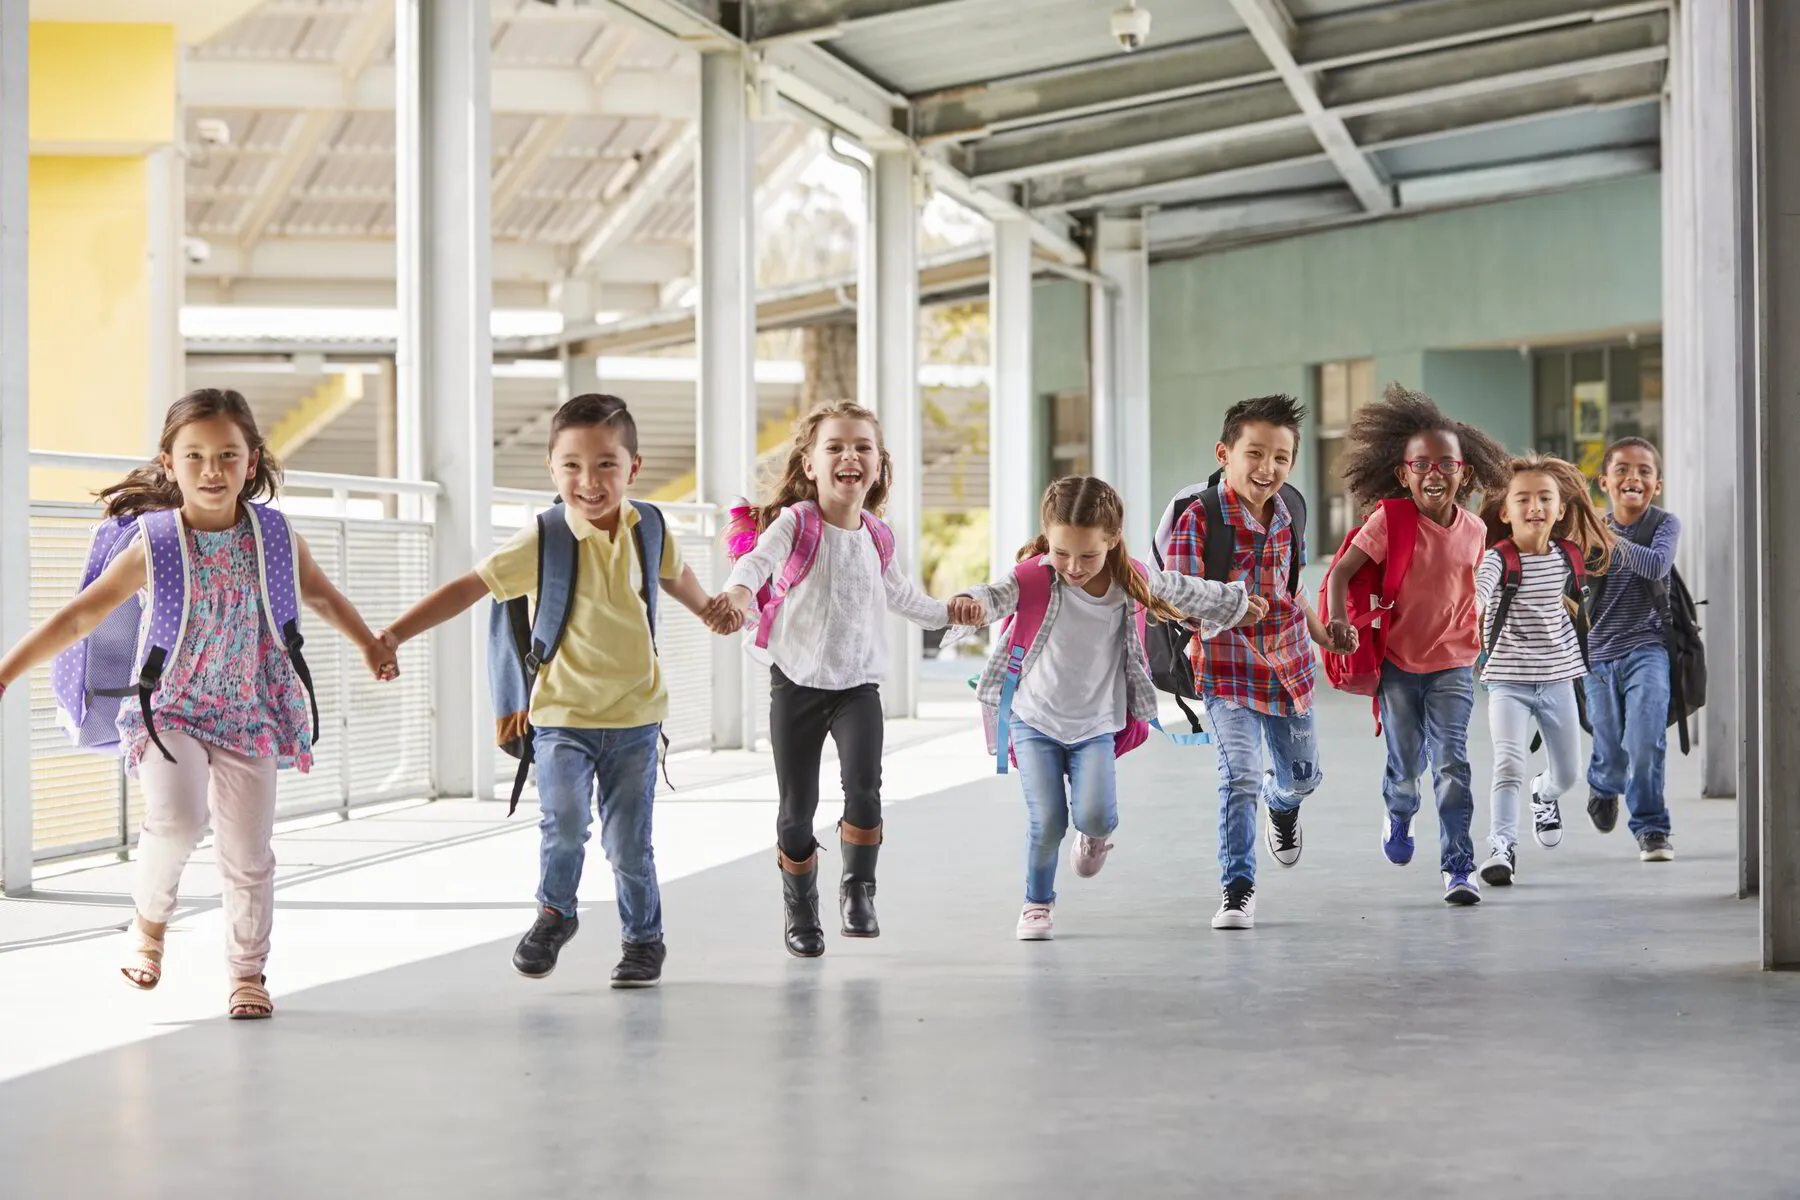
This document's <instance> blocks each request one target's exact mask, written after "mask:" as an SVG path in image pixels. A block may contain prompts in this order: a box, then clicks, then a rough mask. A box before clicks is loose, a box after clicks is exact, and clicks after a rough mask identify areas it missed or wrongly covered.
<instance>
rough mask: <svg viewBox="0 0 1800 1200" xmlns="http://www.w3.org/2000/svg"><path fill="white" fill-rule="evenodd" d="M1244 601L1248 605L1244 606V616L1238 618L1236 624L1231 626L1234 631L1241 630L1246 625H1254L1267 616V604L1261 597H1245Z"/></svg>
mask: <svg viewBox="0 0 1800 1200" xmlns="http://www.w3.org/2000/svg"><path fill="white" fill-rule="evenodd" d="M1244 599H1245V600H1247V601H1248V602H1249V603H1247V604H1246V605H1245V606H1244V615H1243V616H1242V617H1240V618H1238V623H1237V624H1236V625H1235V626H1233V628H1235V629H1242V628H1244V627H1245V626H1246V625H1254V624H1256V623H1257V622H1258V621H1260V620H1262V619H1263V618H1264V617H1266V616H1268V615H1269V602H1268V601H1267V600H1266V599H1264V598H1263V597H1261V596H1246V597H1244Z"/></svg>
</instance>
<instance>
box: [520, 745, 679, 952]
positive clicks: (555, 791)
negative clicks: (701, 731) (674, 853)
mask: <svg viewBox="0 0 1800 1200" xmlns="http://www.w3.org/2000/svg"><path fill="white" fill-rule="evenodd" d="M661 731H662V727H661V726H660V725H640V726H638V727H636V728H634V729H536V730H534V731H533V738H532V747H533V751H534V753H535V754H536V756H537V786H538V797H539V799H538V804H539V807H540V808H541V809H542V810H543V816H542V817H541V818H540V819H539V821H538V829H539V830H541V831H542V843H541V847H540V850H539V857H538V895H537V898H538V903H539V904H541V905H543V906H544V907H546V908H553V909H555V910H556V911H557V912H559V913H561V914H562V915H563V916H565V917H572V916H574V915H575V890H576V888H577V887H579V886H580V884H581V868H582V865H583V864H584V863H585V862H586V861H587V849H586V847H587V840H588V826H589V825H590V824H591V823H592V822H593V819H594V806H595V803H596V802H598V805H599V808H600V846H601V849H603V850H604V851H605V852H606V861H607V862H608V863H609V864H610V865H611V866H612V872H613V892H614V894H615V896H616V897H617V898H618V902H619V926H620V928H621V929H622V930H623V931H624V936H625V940H626V941H628V942H637V943H644V942H655V941H659V940H661V938H662V896H661V894H660V893H659V892H658V890H657V887H656V853H655V851H654V850H652V849H651V847H650V812H651V808H652V801H653V800H654V798H655V796H656V751H657V746H658V735H659V734H660V733H661ZM596 785H598V795H596Z"/></svg>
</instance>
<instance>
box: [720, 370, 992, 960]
mask: <svg viewBox="0 0 1800 1200" xmlns="http://www.w3.org/2000/svg"><path fill="white" fill-rule="evenodd" d="M891 472H892V467H891V464H890V463H889V460H888V454H887V450H886V449H884V448H883V446H882V444H881V424H880V422H878V421H877V420H876V419H875V414H874V413H872V412H870V411H869V410H868V409H866V408H862V407H860V406H858V405H855V404H836V405H831V406H827V407H823V408H819V409H816V410H815V411H813V412H812V413H810V414H809V415H807V416H806V417H804V418H803V419H802V420H801V421H800V423H799V425H798V426H797V427H796V428H795V431H794V443H793V447H792V449H791V450H790V451H789V453H788V458H787V464H786V468H785V469H784V470H783V472H782V475H781V480H780V483H779V484H778V485H777V486H776V489H775V494H774V497H773V498H772V499H771V500H769V502H768V503H766V504H763V505H761V506H760V507H754V508H751V507H746V508H744V509H740V510H739V513H738V519H737V520H736V521H735V522H734V523H733V527H732V529H730V530H728V531H727V532H728V535H730V536H731V539H732V549H733V553H734V554H738V555H740V557H738V559H737V564H736V566H735V567H734V568H733V569H732V572H731V578H730V579H728V580H727V581H726V588H725V594H724V596H723V597H722V598H721V599H722V602H723V603H725V604H728V605H730V606H731V607H732V609H733V610H735V611H733V612H730V613H727V614H721V617H720V619H719V620H718V621H715V622H714V623H713V624H714V628H715V630H717V631H721V632H723V631H728V630H729V629H731V628H733V627H734V625H735V622H736V620H737V619H738V614H739V613H743V614H751V615H755V614H754V613H753V610H759V611H760V616H761V620H760V622H759V623H758V624H759V628H758V629H757V631H756V634H755V636H754V638H753V639H752V641H751V645H750V651H751V654H752V656H753V657H756V658H758V659H759V661H763V662H767V663H768V664H769V668H770V670H769V676H770V697H769V742H770V746H771V748H772V749H773V750H774V754H775V775H776V779H777V781H778V784H779V787H780V791H781V808H780V813H779V816H778V817H777V818H776V833H777V851H776V858H777V861H778V862H779V863H780V866H781V872H782V886H783V891H784V896H785V902H786V910H787V919H786V932H785V939H786V942H787V948H788V952H789V953H790V954H793V955H795V956H797V957H800V958H815V957H817V956H819V955H821V954H823V953H824V952H825V935H824V932H823V930H822V929H821V928H820V926H819V890H818V841H817V840H816V839H815V838H814V837H813V821H814V817H815V814H816V813H817V811H818V807H819V759H820V756H821V754H822V753H823V751H824V748H825V737H826V735H827V734H829V735H830V736H831V738H832V740H833V741H834V742H836V743H837V750H838V759H839V762H840V764H841V768H842V772H843V784H844V819H843V820H842V821H840V822H839V823H838V834H839V840H840V842H841V848H842V850H843V855H844V873H843V879H842V881H841V883H840V885H839V889H838V890H839V904H840V907H841V908H842V916H843V932H844V935H845V936H846V937H876V936H878V935H879V934H880V926H879V925H878V924H877V922H876V919H875V861H876V856H877V854H878V852H879V851H880V848H881V836H882V831H881V749H882V732H883V729H882V711H881V694H880V683H881V680H882V679H883V678H884V677H885V676H886V675H887V669H888V654H887V614H888V613H889V612H897V613H899V614H900V615H901V616H903V617H905V618H906V619H907V620H909V621H912V622H913V623H914V624H917V625H921V626H924V627H925V628H927V629H940V628H942V627H944V626H945V625H947V624H949V623H950V620H951V611H950V609H949V608H948V607H947V606H946V605H945V604H944V602H943V601H941V600H933V599H931V598H930V597H929V596H927V595H925V594H924V592H922V591H920V589H919V588H918V586H917V585H916V584H914V583H913V582H912V580H911V579H909V578H908V577H907V576H906V575H905V573H904V572H903V569H902V567H901V565H900V564H899V563H897V562H896V561H894V553H893V535H892V534H891V533H889V531H888V529H887V527H886V526H885V525H883V524H882V523H881V521H880V519H879V516H878V514H879V513H880V512H881V510H882V507H883V505H884V504H885V503H886V501H887V495H888V487H889V484H890V479H891ZM815 539H816V541H815ZM797 541H798V542H799V543H800V545H801V546H802V547H803V549H804V548H807V547H809V546H815V547H816V548H814V549H812V550H811V551H810V553H811V559H810V565H807V563H806V555H805V554H802V555H801V556H798V558H797V557H796V556H795V554H794V549H795V545H796V542H797ZM751 543H754V544H753V546H752V544H751ZM764 585H771V587H772V588H773V590H774V591H775V592H776V593H778V594H777V595H776V596H775V598H774V599H773V601H772V602H765V603H763V604H761V605H759V604H758V599H757V593H758V591H759V590H760V589H763V587H764ZM972 607H973V605H972V602H970V601H967V600H965V601H962V602H961V604H960V605H958V608H972Z"/></svg>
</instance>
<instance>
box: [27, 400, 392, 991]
mask: <svg viewBox="0 0 1800 1200" xmlns="http://www.w3.org/2000/svg"><path fill="white" fill-rule="evenodd" d="M280 483H281V468H280V466H279V465H278V464H277V463H276V461H275V458H274V456H273V455H271V454H270V453H269V452H268V450H267V449H266V448H265V446H264V444H263V439H262V435H261V434H260V433H258V432H257V428H256V419H255V417H254V416H253V415H252V414H251V411H250V406H249V404H248V403H246V402H245V400H244V398H243V396H241V395H239V394H238V393H237V392H234V391H221V390H218V389H214V388H203V389H201V390H199V391H195V392H190V393H188V394H187V395H186V396H183V397H182V398H181V399H180V400H178V401H176V402H175V404H173V405H172V406H171V407H170V408H169V412H168V416H167V417H166V418H165V419H164V422H163V432H162V439H161V452H160V453H159V455H158V456H157V461H156V462H154V463H151V464H148V465H146V466H143V467H139V468H138V469H137V470H135V471H133V472H131V474H129V475H127V476H126V477H125V478H124V479H123V480H121V481H120V482H118V483H116V484H114V485H112V486H111V487H109V488H106V489H105V490H104V491H102V492H101V493H100V498H101V500H102V501H103V502H104V504H105V511H106V517H107V521H106V523H104V524H102V525H101V527H100V530H99V531H98V532H97V534H96V546H95V551H96V554H95V556H93V557H98V556H99V555H101V554H102V553H110V554H111V559H110V562H109V563H107V564H106V565H105V566H104V569H103V570H100V571H99V572H98V574H97V575H96V576H95V577H94V578H93V580H92V582H90V583H89V584H88V585H87V586H86V587H85V588H83V589H82V591H81V592H80V594H79V595H77V596H76V597H75V599H74V600H72V601H70V602H69V603H68V604H67V605H65V606H64V607H63V609H62V611H60V612H58V613H57V614H56V615H55V616H53V617H51V618H50V619H49V620H48V621H46V622H44V624H42V625H40V626H39V627H38V628H37V629H35V630H33V631H32V632H31V633H30V634H28V635H26V636H25V637H24V638H23V639H21V640H20V642H19V644H18V645H16V646H14V647H13V648H12V649H11V650H10V651H8V652H7V654H6V656H5V657H4V658H0V693H4V692H5V690H6V688H7V687H8V686H10V685H11V684H12V683H13V682H14V681H16V680H18V679H19V678H21V677H22V676H24V675H25V674H26V673H27V672H28V671H30V670H31V668H33V667H35V666H37V665H39V664H40V663H44V662H47V661H49V660H50V659H51V658H53V657H58V656H59V655H62V656H63V657H58V662H57V668H56V676H57V678H56V684H57V689H56V690H57V693H58V703H59V707H61V708H62V710H63V714H64V716H65V718H67V719H68V721H69V723H70V724H71V725H74V726H78V727H79V730H78V733H79V736H78V738H77V740H78V741H80V742H82V743H83V744H86V745H89V746H98V747H104V746H106V745H108V744H109V743H108V742H107V741H106V740H102V737H96V736H94V735H93V733H92V731H91V730H90V729H89V728H88V726H90V725H92V724H94V723H95V722H94V721H92V720H90V719H89V718H92V717H93V716H95V715H96V714H101V715H104V714H105V713H106V712H107V711H109V710H106V709H103V708H102V707H101V702H102V701H103V700H106V699H110V700H112V701H113V702H115V703H118V701H119V700H121V699H124V698H123V697H120V696H117V695H112V696H108V695H106V693H104V692H94V691H91V690H90V691H88V692H87V693H86V694H85V695H82V692H83V690H84V689H86V688H91V687H92V686H93V685H94V683H95V682H96V681H98V680H99V679H101V678H102V674H103V673H102V672H101V671H100V669H99V667H98V666H97V663H98V662H99V660H101V659H105V658H107V657H108V656H109V655H112V656H115V657H116V651H117V647H115V646H113V645H111V644H110V643H111V641H112V640H113V635H112V630H111V626H110V625H109V627H108V630H107V635H108V636H107V637H106V638H105V639H98V638H97V639H96V640H95V641H93V642H89V641H88V639H89V635H90V634H94V633H95V631H96V630H97V629H100V628H101V627H102V625H103V623H108V622H109V618H111V617H113V615H114V614H115V613H116V612H119V611H120V610H122V609H124V610H126V615H127V616H130V615H131V614H132V613H135V612H136V607H137V604H138V601H137V600H136V593H138V592H139V591H144V592H145V593H146V594H147V596H148V600H147V602H146V603H144V605H143V615H142V617H141V620H140V622H133V624H134V625H136V624H140V623H141V626H142V628H141V631H139V630H138V629H135V628H134V629H131V630H129V631H128V632H127V633H126V634H125V638H124V640H125V642H126V643H127V644H128V646H130V645H132V644H133V639H135V644H134V647H135V648H132V649H129V651H128V655H127V657H128V658H129V659H130V662H131V666H130V668H129V678H131V679H133V680H136V679H138V678H139V677H140V675H141V676H142V677H143V679H144V681H145V682H144V683H143V684H142V686H141V687H133V688H125V689H119V688H113V689H108V690H109V691H114V692H117V691H128V692H130V699H129V700H127V702H125V703H118V716H117V725H116V732H117V745H118V747H119V750H120V753H122V754H123V755H124V756H125V761H126V765H127V767H128V769H130V770H134V771H135V772H136V773H137V775H138V779H139V780H140V781H141V782H142V784H143V787H144V796H145V806H144V826H143V832H142V835H141V836H140V838H139V841H138V873H137V880H136V885H135V886H134V888H133V889H132V899H133V902H134V904H135V906H136V914H135V916H134V919H133V921H132V924H131V933H132V935H133V939H134V947H133V950H132V953H131V955H130V958H129V960H128V962H127V963H126V964H125V965H124V966H123V967H121V971H122V973H123V974H124V976H125V979H126V982H128V983H130V984H131V985H132V986H133V987H137V988H141V989H143V990H146V991H148V990H149V989H151V988H153V987H155V986H156V985H157V983H158V982H160V981H161V979H162V961H163V935H164V932H165V931H166V929H167V928H168V921H169V918H170V917H172V916H173V915H174V913H175V908H176V904H177V893H178V891H179V888H180V885H181V872H182V869H183V868H184V867H186V866H187V861H188V858H189V857H190V856H191V855H192V854H193V851H194V847H195V846H196V845H197V844H198V843H199V841H200V837H201V835H202V834H203V833H204V832H205V829H206V825H207V816H208V810H209V808H210V811H211V817H212V825H213V832H214V842H215V850H216V852H217V855H218V860H219V874H220V875H221V876H222V878H223V881H224V889H223V900H224V908H225V918H226V947H227V959H228V965H229V968H230V971H231V996H230V1000H229V1002H228V1003H229V1013H230V1015H231V1017H232V1018H233V1019H237V1020H254V1019H259V1018H264V1017H268V1016H271V1015H273V1014H274V1011H275V1008H274V1004H273V1003H272V1002H271V1000H270V997H269V992H268V989H267V987H266V986H264V985H265V983H266V980H265V978H264V976H263V967H264V964H265V963H266V962H267V961H268V956H269V931H270V926H271V924H272V921H273V918H274V910H275V854H274V850H273V848H272V847H271V845H270V840H271V838H272V836H273V834H274V825H275V772H276V770H277V768H280V767H293V768H295V769H297V770H300V771H302V772H304V771H306V770H308V769H309V768H310V767H311V765H312V744H313V723H312V722H313V720H314V719H316V711H315V712H314V713H313V714H312V715H311V716H310V717H309V710H308V695H307V692H308V689H309V686H310V685H303V683H302V681H303V680H305V679H307V678H308V676H307V674H306V673H305V660H304V659H303V658H301V656H300V646H301V639H300V636H299V629H298V621H297V617H298V611H297V608H298V606H297V604H296V603H295V601H296V600H298V601H301V602H304V603H305V605H306V606H307V607H308V608H310V609H312V610H313V611H314V612H316V613H317V614H319V616H321V617H323V618H324V619H325V620H326V621H328V622H329V623H330V624H331V625H333V626H334V627H335V628H337V629H338V630H339V631H340V632H341V633H343V635H344V636H345V637H347V638H349V639H350V640H351V642H352V643H354V644H355V645H356V646H357V647H358V648H360V649H361V651H362V654H363V660H364V661H365V662H366V663H367V664H368V667H369V670H370V671H371V672H373V673H374V675H375V677H376V678H377V679H384V680H385V679H392V678H394V677H395V676H396V675H397V674H398V669H397V667H396V666H395V663H394V656H393V654H392V652H391V651H389V650H388V649H386V648H385V647H384V646H383V645H382V644H381V643H379V642H378V641H377V640H376V639H375V635H374V634H373V633H371V632H370V631H369V628H368V626H367V625H365V624H364V623H363V620H362V618H361V617H360V616H359V615H358V614H357V611H356V609H355V607H354V606H352V605H351V603H350V601H349V600H347V599H345V598H344V596H343V594H342V593H341V592H339V591H338V590H337V588H335V587H333V586H332V584H331V581H330V580H329V579H327V578H326V577H325V574H324V572H323V571H321V570H320V569H319V566H318V563H317V562H316V561H315V560H314V559H313V556H312V554H311V552H310V551H308V549H307V547H306V542H305V541H304V540H303V539H301V538H300V536H299V535H298V534H296V533H293V532H292V530H291V529H290V528H289V526H288V524H287V521H286V519H285V518H283V517H282V515H281V514H280V513H279V512H278V511H276V510H274V509H272V508H267V507H265V506H264V505H263V504H260V503H256V501H259V500H263V499H265V498H269V499H272V498H273V497H274V496H275V494H276V491H277V489H278V488H279V486H280ZM104 536H112V537H115V538H116V542H115V543H113V544H112V545H110V546H103V545H102V544H101V538H102V537H104ZM97 565H98V563H96V562H94V561H92V560H91V561H90V568H92V567H94V566H97ZM102 640H104V641H105V642H107V643H108V644H105V645H103V644H101V642H102ZM65 652H70V653H72V654H73V655H74V657H69V656H68V655H65ZM159 676H160V678H159ZM70 683H72V684H73V685H74V688H73V690H74V693H75V694H74V695H72V696H70V695H67V693H68V692H69V691H70V689H69V688H67V687H65V686H64V685H65V684H70ZM72 706H79V707H80V711H79V713H75V712H72V711H71V710H72Z"/></svg>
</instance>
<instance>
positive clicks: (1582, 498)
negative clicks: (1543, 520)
mask: <svg viewBox="0 0 1800 1200" xmlns="http://www.w3.org/2000/svg"><path fill="white" fill-rule="evenodd" d="M1506 466H1507V475H1506V486H1505V487H1503V488H1501V489H1499V490H1498V491H1497V492H1496V493H1495V494H1494V496H1493V498H1492V499H1491V500H1489V501H1488V502H1487V504H1486V505H1485V506H1484V508H1483V510H1482V516H1483V517H1484V518H1485V519H1486V520H1487V526H1488V535H1489V536H1488V541H1489V543H1490V544H1492V543H1493V542H1498V541H1500V540H1502V539H1504V538H1508V537H1511V536H1512V533H1511V531H1510V529H1509V528H1508V527H1507V526H1506V525H1505V524H1504V523H1502V522H1501V520H1500V514H1501V512H1502V511H1503V510H1504V509H1505V507H1506V496H1507V493H1508V492H1510V491H1512V481H1513V480H1514V479H1517V478H1518V477H1519V476H1521V475H1547V476H1549V477H1550V480H1551V481H1552V482H1553V483H1555V484H1556V491H1557V494H1558V495H1560V496H1561V497H1562V503H1563V515H1562V516H1561V518H1559V519H1558V520H1557V522H1556V524H1555V525H1553V526H1551V528H1550V536H1551V537H1553V538H1556V539H1558V540H1561V541H1566V542H1570V543H1572V544H1574V545H1575V546H1576V547H1578V548H1579V549H1580V551H1581V557H1582V559H1583V560H1584V561H1585V562H1586V563H1587V570H1588V574H1590V575H1604V574H1606V569H1607V568H1608V567H1609V566H1611V565H1612V554H1613V545H1614V544H1615V543H1616V542H1617V541H1618V539H1617V538H1616V537H1614V536H1613V532H1612V530H1610V529H1608V528H1607V527H1606V520H1605V518H1603V517H1602V516H1601V515H1600V510H1599V509H1598V508H1597V507H1595V505H1594V498H1593V497H1592V496H1591V495H1589V493H1588V480H1587V476H1585V475H1583V474H1582V473H1581V469H1580V468H1579V467H1577V466H1575V464H1574V463H1570V462H1564V461H1563V460H1562V459H1560V458H1555V457H1553V456H1551V455H1548V454H1525V455H1521V456H1519V457H1517V458H1514V459H1513V460H1512V461H1511V462H1509V463H1507V465H1506Z"/></svg>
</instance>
